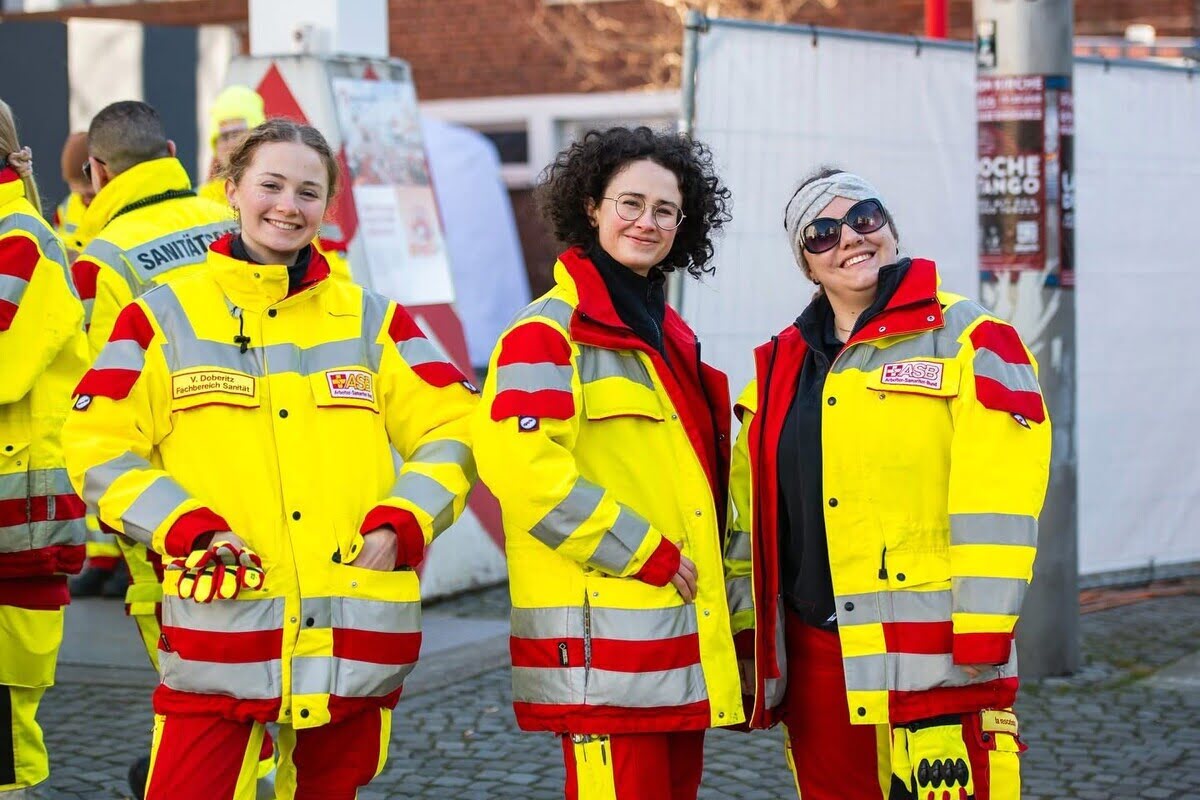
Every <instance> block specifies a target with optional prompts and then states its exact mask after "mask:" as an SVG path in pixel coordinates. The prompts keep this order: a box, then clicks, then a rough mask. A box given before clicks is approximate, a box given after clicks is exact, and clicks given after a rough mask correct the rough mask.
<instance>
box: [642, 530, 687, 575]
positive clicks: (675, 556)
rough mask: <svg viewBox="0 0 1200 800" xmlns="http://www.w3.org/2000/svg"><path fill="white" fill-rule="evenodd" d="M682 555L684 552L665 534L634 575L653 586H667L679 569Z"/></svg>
mask: <svg viewBox="0 0 1200 800" xmlns="http://www.w3.org/2000/svg"><path fill="white" fill-rule="evenodd" d="M681 557H682V554H681V553H680V552H679V548H678V547H676V546H675V543H674V542H672V541H671V540H670V539H668V538H667V537H665V536H664V537H663V538H662V541H661V542H659V543H658V547H656V548H654V552H653V553H651V554H650V557H649V558H647V559H646V563H645V564H643V565H642V568H641V569H639V570H638V571H637V572H635V573H634V574H633V577H635V578H637V579H638V580H639V581H642V582H643V583H648V584H650V585H651V586H666V585H667V584H668V583H670V582H671V576H672V575H674V574H675V573H676V572H678V571H679V559H680V558H681Z"/></svg>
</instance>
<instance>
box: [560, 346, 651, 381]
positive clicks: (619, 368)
mask: <svg viewBox="0 0 1200 800" xmlns="http://www.w3.org/2000/svg"><path fill="white" fill-rule="evenodd" d="M605 378H624V379H625V380H628V381H632V382H633V383H636V384H640V385H642V386H645V387H646V388H648V389H653V388H654V381H653V380H651V378H650V373H649V372H648V371H647V370H646V366H645V365H644V364H642V362H641V359H639V358H638V357H637V356H636V355H624V354H622V353H619V352H617V351H616V350H605V349H603V348H600V347H581V348H580V349H579V380H580V381H582V382H583V383H592V382H593V381H599V380H603V379H605Z"/></svg>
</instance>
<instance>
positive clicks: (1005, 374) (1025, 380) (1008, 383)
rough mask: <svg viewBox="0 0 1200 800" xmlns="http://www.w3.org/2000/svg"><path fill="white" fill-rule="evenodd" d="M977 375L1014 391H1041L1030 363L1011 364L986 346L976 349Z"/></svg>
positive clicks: (975, 364)
mask: <svg viewBox="0 0 1200 800" xmlns="http://www.w3.org/2000/svg"><path fill="white" fill-rule="evenodd" d="M974 367H975V377H977V378H979V377H982V378H991V379H992V380H994V381H998V382H999V383H1001V384H1002V385H1003V386H1004V387H1005V388H1006V389H1009V390H1010V391H1014V392H1041V387H1040V386H1038V382H1037V376H1036V375H1034V374H1033V367H1032V366H1030V365H1029V364H1010V363H1008V362H1007V361H1005V360H1004V359H1002V358H1000V356H998V355H996V354H995V353H994V352H992V351H991V350H988V349H986V348H984V349H981V350H976V351H975V362H974Z"/></svg>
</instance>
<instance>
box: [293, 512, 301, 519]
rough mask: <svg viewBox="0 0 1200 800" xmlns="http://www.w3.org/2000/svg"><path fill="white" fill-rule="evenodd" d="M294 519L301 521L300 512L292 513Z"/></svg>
mask: <svg viewBox="0 0 1200 800" xmlns="http://www.w3.org/2000/svg"><path fill="white" fill-rule="evenodd" d="M292 519H300V512H299V511H293V512H292Z"/></svg>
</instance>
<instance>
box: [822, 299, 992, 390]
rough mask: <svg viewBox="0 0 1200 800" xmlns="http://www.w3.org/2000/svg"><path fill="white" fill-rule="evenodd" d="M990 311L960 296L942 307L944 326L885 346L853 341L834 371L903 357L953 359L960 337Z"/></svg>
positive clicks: (871, 368)
mask: <svg viewBox="0 0 1200 800" xmlns="http://www.w3.org/2000/svg"><path fill="white" fill-rule="evenodd" d="M986 313H987V312H986V311H985V310H984V309H983V307H982V306H980V305H979V304H977V303H974V302H972V301H970V300H959V301H957V302H955V303H954V304H953V305H951V306H949V307H947V308H946V309H944V311H943V316H944V325H943V326H942V327H941V328H938V329H935V330H931V331H925V332H924V333H921V334H918V335H916V336H913V337H912V338H910V339H905V340H903V341H900V342H896V343H894V344H888V345H887V346H885V347H879V346H877V345H876V344H875V343H873V342H861V343H859V344H855V345H853V346H852V347H851V348H850V349H849V351H847V352H846V353H845V354H844V355H842V356H841V357H840V358H838V360H837V362H836V363H835V364H834V365H833V371H834V372H835V373H841V372H845V371H847V370H850V369H856V370H860V371H862V372H872V371H874V370H877V369H881V368H882V367H883V365H884V364H887V363H889V362H892V361H904V360H906V359H910V358H937V359H953V358H955V357H957V356H958V353H959V351H960V350H961V349H962V343H961V342H959V341H958V340H959V337H961V336H962V335H963V332H964V331H966V329H967V328H968V327H970V325H971V323H973V322H974V321H975V320H977V319H979V317H980V316H982V315H984V314H986Z"/></svg>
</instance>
